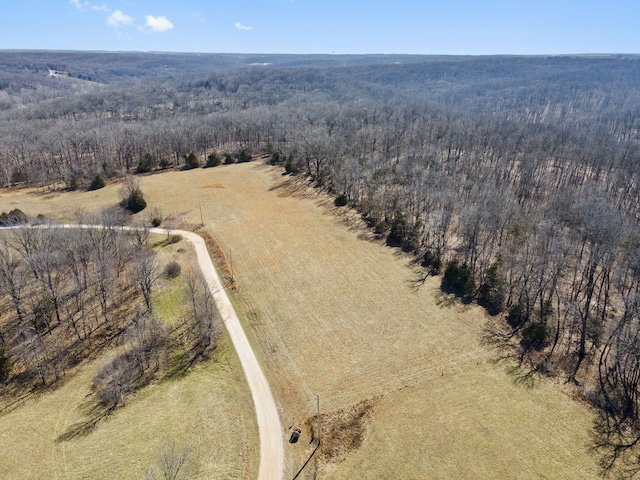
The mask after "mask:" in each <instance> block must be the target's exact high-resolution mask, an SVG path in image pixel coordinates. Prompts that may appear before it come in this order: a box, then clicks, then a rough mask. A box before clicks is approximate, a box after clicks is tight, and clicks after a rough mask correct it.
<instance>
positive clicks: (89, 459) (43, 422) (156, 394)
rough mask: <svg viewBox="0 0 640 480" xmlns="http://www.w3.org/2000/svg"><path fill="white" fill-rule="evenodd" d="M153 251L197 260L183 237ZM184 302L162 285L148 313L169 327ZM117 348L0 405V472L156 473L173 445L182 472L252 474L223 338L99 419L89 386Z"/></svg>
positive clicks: (251, 449) (254, 466)
mask: <svg viewBox="0 0 640 480" xmlns="http://www.w3.org/2000/svg"><path fill="white" fill-rule="evenodd" d="M1 208H5V207H4V205H3V206H2V207H1ZM161 240H162V239H161ZM154 241H155V243H158V241H157V240H155V239H154ZM178 249H180V250H182V253H178ZM157 250H158V253H159V262H160V264H161V265H164V264H166V263H168V262H169V261H170V260H172V259H175V260H177V261H178V262H179V263H180V264H181V265H183V268H190V267H193V266H195V262H194V259H193V257H194V256H195V254H193V255H192V253H193V252H191V251H190V250H191V249H190V248H189V246H188V245H187V244H186V242H184V241H182V242H180V243H178V244H172V245H169V246H164V247H161V248H158V249H157ZM188 301H189V299H188V298H187V296H186V295H185V293H184V289H183V284H182V280H181V279H180V278H177V279H174V280H168V279H163V280H162V281H161V283H160V285H159V287H158V290H157V291H156V293H155V295H154V303H155V312H156V314H157V315H158V316H159V317H160V318H161V319H162V320H163V322H164V323H165V325H166V328H167V329H168V330H169V331H171V330H173V329H174V328H175V326H176V325H177V322H179V321H180V318H181V316H182V315H183V314H184V311H183V310H184V308H183V306H184V305H187V304H188ZM115 351H117V347H114V348H113V349H111V350H107V351H106V352H105V353H104V354H103V355H102V356H100V357H99V358H98V359H96V360H95V361H91V362H90V363H87V364H84V365H83V366H81V367H80V368H78V369H77V371H72V372H69V373H68V374H67V377H68V378H67V379H65V380H66V381H65V380H63V381H62V385H61V386H59V388H56V389H55V390H54V391H52V392H49V393H39V394H32V395H26V396H25V397H24V398H23V399H22V400H21V401H18V402H15V403H12V404H2V403H0V478H2V479H34V480H35V479H45V478H47V479H49V478H51V479H53V478H58V479H81V478H82V479H105V480H106V479H115V478H123V479H124V478H132V479H143V478H145V473H146V471H147V470H148V469H149V468H150V467H152V468H154V469H155V472H156V477H157V476H158V475H159V468H158V467H159V458H160V457H161V456H162V455H163V454H164V453H165V452H168V451H169V450H170V448H171V447H172V446H175V450H176V452H178V453H180V452H182V451H184V450H188V451H189V456H188V462H187V466H186V468H188V469H189V471H190V472H191V473H192V475H193V476H190V477H189V478H199V479H212V478H213V479H227V478H234V479H242V480H247V479H252V478H255V476H256V475H257V471H258V432H257V426H256V422H255V418H254V413H253V410H252V408H253V403H252V400H251V395H250V392H249V390H248V386H247V384H246V381H245V378H244V374H243V371H242V368H241V366H240V362H239V360H238V358H237V357H236V355H235V351H234V350H233V345H232V344H231V341H230V340H229V339H228V338H227V337H225V338H224V339H223V341H222V342H221V344H220V346H219V347H218V350H217V353H216V355H215V357H214V359H212V360H210V361H208V362H206V363H201V364H196V365H195V366H194V367H193V368H192V369H191V371H189V372H188V373H187V374H186V375H173V376H167V375H166V374H165V378H162V377H161V378H160V379H158V380H157V381H155V382H153V383H152V384H151V385H149V386H148V387H146V388H144V389H142V390H141V391H140V392H139V393H137V394H136V395H135V396H134V397H133V398H132V399H130V400H129V401H128V402H127V405H126V406H125V407H124V408H121V409H117V410H115V411H114V412H112V413H111V414H109V415H108V416H107V417H105V418H100V416H99V412H100V411H99V410H96V404H95V402H94V401H93V400H92V399H93V396H92V395H91V384H92V381H93V377H94V376H95V373H96V371H97V370H98V369H99V368H100V366H101V365H102V364H104V363H105V362H106V361H107V360H108V359H109V358H110V355H111V354H113V352H115ZM0 399H1V397H0ZM95 421H97V423H96V424H95V426H94V427H91V425H92V423H93V422H95ZM158 478H159V477H158Z"/></svg>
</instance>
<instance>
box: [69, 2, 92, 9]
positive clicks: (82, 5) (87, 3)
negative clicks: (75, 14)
mask: <svg viewBox="0 0 640 480" xmlns="http://www.w3.org/2000/svg"><path fill="white" fill-rule="evenodd" d="M69 3H70V4H71V5H73V6H75V7H76V8H78V9H80V10H82V9H83V8H85V7H87V6H89V2H81V1H80V0H69Z"/></svg>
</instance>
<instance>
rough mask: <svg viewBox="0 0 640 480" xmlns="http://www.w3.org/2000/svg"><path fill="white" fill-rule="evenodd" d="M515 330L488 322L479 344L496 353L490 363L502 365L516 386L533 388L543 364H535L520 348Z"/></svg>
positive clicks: (491, 321) (527, 353) (524, 350)
mask: <svg viewBox="0 0 640 480" xmlns="http://www.w3.org/2000/svg"><path fill="white" fill-rule="evenodd" d="M516 333H517V330H511V329H506V328H504V327H503V326H501V325H500V324H499V323H498V322H497V321H493V320H488V321H487V322H486V323H485V325H484V327H483V328H482V337H481V343H482V344H483V345H485V346H487V347H489V348H490V349H492V350H494V351H495V352H496V355H495V357H494V358H493V360H492V362H493V363H494V364H496V365H497V364H500V363H504V364H505V365H506V372H507V374H508V375H509V376H510V377H511V378H512V379H513V382H514V383H515V384H516V385H522V386H524V387H526V388H534V387H536V386H537V385H538V384H539V382H540V375H541V374H542V373H544V372H543V363H538V362H535V361H534V359H533V358H532V357H531V356H530V355H529V351H528V350H526V349H522V348H520V343H519V342H518V340H517V336H516Z"/></svg>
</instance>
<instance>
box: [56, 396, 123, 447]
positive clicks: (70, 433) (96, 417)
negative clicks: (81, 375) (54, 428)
mask: <svg viewBox="0 0 640 480" xmlns="http://www.w3.org/2000/svg"><path fill="white" fill-rule="evenodd" d="M87 397H93V395H92V394H89V395H88V396H87ZM114 409H115V407H108V408H107V407H103V406H102V405H99V404H98V403H97V402H95V401H94V400H93V399H90V400H87V401H86V402H85V403H83V404H82V405H81V406H80V407H79V410H80V411H81V412H82V413H83V415H84V416H85V419H84V420H82V421H80V422H76V423H74V424H73V425H71V426H69V427H68V428H67V429H66V430H65V432H64V433H62V434H61V435H59V436H58V438H56V440H55V443H61V442H67V441H69V440H73V439H74V438H80V437H86V436H88V435H90V434H91V433H92V432H93V431H94V430H95V429H96V427H97V426H98V424H99V423H100V422H101V421H102V420H104V419H106V418H107V417H108V416H109V415H111V412H113V410H114Z"/></svg>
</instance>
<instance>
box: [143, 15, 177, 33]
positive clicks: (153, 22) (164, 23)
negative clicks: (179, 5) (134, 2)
mask: <svg viewBox="0 0 640 480" xmlns="http://www.w3.org/2000/svg"><path fill="white" fill-rule="evenodd" d="M145 27H147V28H148V29H149V30H151V31H152V32H166V31H167V30H171V29H172V28H173V23H171V22H170V21H169V19H168V18H167V17H164V16H163V17H154V16H153V15H147V23H146V24H145Z"/></svg>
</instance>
